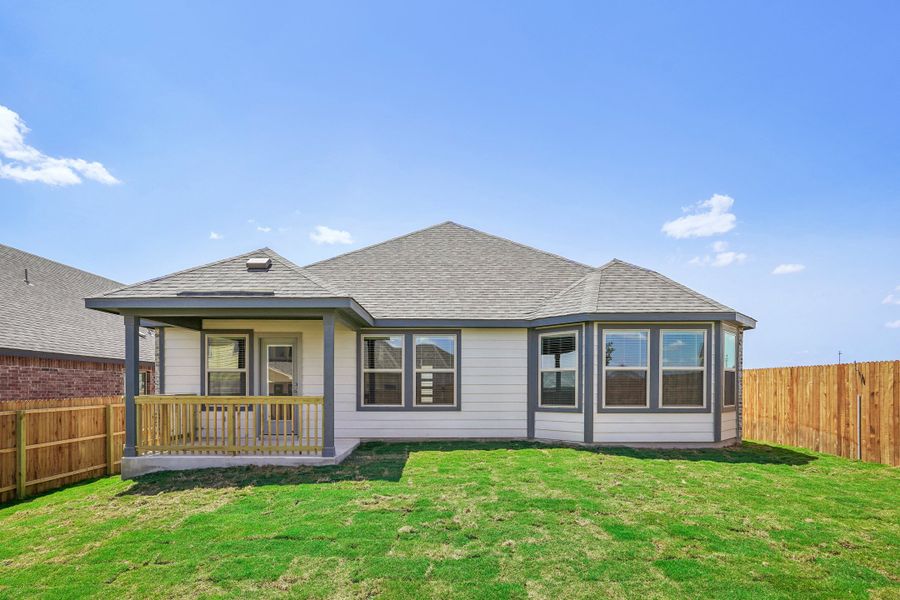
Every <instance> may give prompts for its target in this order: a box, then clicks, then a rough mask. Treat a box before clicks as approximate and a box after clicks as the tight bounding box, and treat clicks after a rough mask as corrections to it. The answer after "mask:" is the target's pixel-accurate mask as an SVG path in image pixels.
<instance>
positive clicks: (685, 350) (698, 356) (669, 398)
mask: <svg viewBox="0 0 900 600" xmlns="http://www.w3.org/2000/svg"><path fill="white" fill-rule="evenodd" d="M660 353H661V357H662V358H661V361H660V369H661V373H660V387H661V390H660V401H661V402H660V406H662V407H663V408H702V407H703V406H705V400H704V399H705V392H706V331H705V330H688V329H670V330H662V331H660Z"/></svg>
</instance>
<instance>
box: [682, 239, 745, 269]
mask: <svg viewBox="0 0 900 600" xmlns="http://www.w3.org/2000/svg"><path fill="white" fill-rule="evenodd" d="M727 247H728V244H726V243H725V242H716V243H715V244H713V249H714V250H716V255H715V256H710V255H709V254H706V255H704V256H695V257H694V258H692V259H691V260H689V261H688V264H692V265H696V266H698V267H728V266H731V265H739V264H741V263H742V262H744V261H745V260H747V254H745V253H744V252H734V251H730V250H729V251H727V252H726V251H725V248H727Z"/></svg>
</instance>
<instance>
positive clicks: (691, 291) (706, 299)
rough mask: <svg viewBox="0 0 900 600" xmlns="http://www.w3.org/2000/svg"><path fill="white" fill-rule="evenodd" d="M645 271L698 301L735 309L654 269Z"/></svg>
mask: <svg viewBox="0 0 900 600" xmlns="http://www.w3.org/2000/svg"><path fill="white" fill-rule="evenodd" d="M644 270H645V271H647V272H648V273H650V274H651V275H653V276H655V277H657V278H658V279H661V280H663V281H665V282H667V283H671V284H672V285H674V286H675V287H677V288H679V289H681V290H683V291H685V292H687V293H689V294H691V295H692V296H694V297H695V298H698V299H700V300H703V301H704V302H708V303H709V304H713V305H715V306H717V307H722V308H727V309H729V310H733V309H731V308H730V307H729V306H726V305H725V304H722V303H721V302H717V301H715V300H713V299H712V298H710V297H709V296H704V295H703V294H701V293H700V292H698V291H696V290H694V289H691V288H689V287H688V286H686V285H684V284H681V283H678V282H677V281H675V280H674V279H669V278H668V277H666V276H665V275H663V274H662V273H657V272H656V271H654V270H652V269H644Z"/></svg>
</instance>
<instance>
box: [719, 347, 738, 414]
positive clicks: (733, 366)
mask: <svg viewBox="0 0 900 600" xmlns="http://www.w3.org/2000/svg"><path fill="white" fill-rule="evenodd" d="M723 346H724V348H723V350H724V352H723V356H724V363H725V364H724V367H725V372H724V375H723V377H722V384H723V386H724V389H723V390H722V406H724V407H726V408H734V406H735V404H736V402H737V334H736V333H734V332H733V331H725V342H724V344H723Z"/></svg>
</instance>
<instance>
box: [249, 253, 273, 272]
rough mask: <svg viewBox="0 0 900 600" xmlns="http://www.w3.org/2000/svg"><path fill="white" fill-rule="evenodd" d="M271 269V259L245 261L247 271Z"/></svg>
mask: <svg viewBox="0 0 900 600" xmlns="http://www.w3.org/2000/svg"><path fill="white" fill-rule="evenodd" d="M271 268H272V259H271V258H269V257H268V256H259V257H253V258H248V259H247V270H248V271H268V270H269V269H271Z"/></svg>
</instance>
